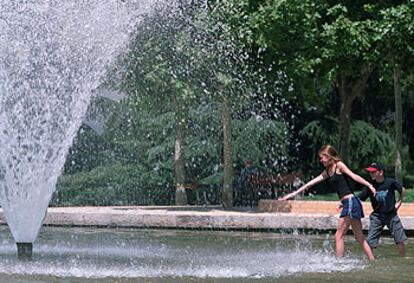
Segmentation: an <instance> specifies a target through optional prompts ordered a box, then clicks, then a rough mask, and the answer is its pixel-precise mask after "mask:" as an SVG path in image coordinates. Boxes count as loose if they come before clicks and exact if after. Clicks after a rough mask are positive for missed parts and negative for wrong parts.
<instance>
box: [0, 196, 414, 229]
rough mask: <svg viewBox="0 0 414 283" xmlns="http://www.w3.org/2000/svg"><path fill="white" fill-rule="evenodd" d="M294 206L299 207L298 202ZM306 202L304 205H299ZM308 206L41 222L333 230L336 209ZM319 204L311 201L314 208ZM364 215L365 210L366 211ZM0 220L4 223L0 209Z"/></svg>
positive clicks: (94, 211)
mask: <svg viewBox="0 0 414 283" xmlns="http://www.w3.org/2000/svg"><path fill="white" fill-rule="evenodd" d="M323 204H324V207H325V208H327V207H331V206H332V207H336V206H337V204H338V203H337V202H323ZM292 205H293V206H298V207H300V206H301V205H300V203H299V202H297V201H294V202H292ZM302 205H305V204H302ZM306 205H307V206H303V207H307V209H303V211H304V212H301V211H300V209H299V208H298V207H297V208H295V210H294V212H263V211H260V209H263V205H262V206H260V205H259V211H235V210H232V211H229V210H224V209H221V208H220V207H218V206H211V207H196V206H186V207H178V206H168V207H140V206H118V207H50V208H48V211H47V215H46V218H45V220H44V225H51V226H103V227H130V228H164V229H220V230H226V229H229V230H285V229H287V230H289V229H304V230H319V231H328V230H335V229H336V224H337V220H338V213H337V211H336V209H333V210H330V211H329V213H327V212H326V211H324V210H323V209H320V210H321V211H322V212H315V211H312V210H311V209H310V208H309V207H310V205H311V204H309V202H306ZM321 205H322V204H321V203H314V204H313V205H311V206H313V207H314V208H315V210H317V209H318V208H321ZM366 215H367V213H366ZM401 219H402V222H403V224H404V227H405V229H406V230H407V231H414V215H413V216H406V215H404V216H401ZM0 223H2V224H5V219H4V215H3V212H2V211H1V210H0ZM368 223H369V219H368V217H365V218H364V219H363V220H362V224H363V228H364V229H367V228H368Z"/></svg>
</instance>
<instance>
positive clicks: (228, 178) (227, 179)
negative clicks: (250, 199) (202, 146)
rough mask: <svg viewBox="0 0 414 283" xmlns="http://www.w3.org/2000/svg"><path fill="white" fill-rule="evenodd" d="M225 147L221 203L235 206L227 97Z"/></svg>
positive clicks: (224, 205)
mask: <svg viewBox="0 0 414 283" xmlns="http://www.w3.org/2000/svg"><path fill="white" fill-rule="evenodd" d="M223 104H224V105H223V133H224V135H223V140H224V141H223V143H224V144H223V147H224V183H223V192H222V199H221V203H222V205H223V207H225V208H229V207H232V206H233V158H232V149H231V113H230V102H229V99H228V98H227V97H225V98H224V103H223Z"/></svg>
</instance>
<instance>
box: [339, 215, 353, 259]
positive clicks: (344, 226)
mask: <svg viewBox="0 0 414 283" xmlns="http://www.w3.org/2000/svg"><path fill="white" fill-rule="evenodd" d="M350 224H351V222H350V219H349V217H348V216H346V217H344V218H339V221H338V226H337V227H336V233H335V243H336V258H341V257H344V255H345V242H344V240H345V235H346V232H348V228H349V225H350Z"/></svg>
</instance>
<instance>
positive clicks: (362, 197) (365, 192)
mask: <svg viewBox="0 0 414 283" xmlns="http://www.w3.org/2000/svg"><path fill="white" fill-rule="evenodd" d="M370 192H371V191H370V190H369V189H368V188H367V187H364V188H363V189H362V191H361V192H360V193H359V194H358V195H357V198H359V199H360V200H362V201H364V200H366V199H367V198H368V197H369V193H370Z"/></svg>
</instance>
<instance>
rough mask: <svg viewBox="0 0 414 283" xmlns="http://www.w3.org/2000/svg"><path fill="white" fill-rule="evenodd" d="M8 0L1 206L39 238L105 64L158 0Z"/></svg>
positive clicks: (18, 228)
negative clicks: (47, 211) (68, 154)
mask: <svg viewBox="0 0 414 283" xmlns="http://www.w3.org/2000/svg"><path fill="white" fill-rule="evenodd" d="M137 2H139V4H137V3H135V2H132V1H131V2H128V1H120V0H104V1H103V0H69V1H53V0H49V1H47V0H44V1H35V0H31V1H30V0H29V1H9V0H0V145H1V146H0V204H1V206H2V208H3V210H4V213H5V216H6V219H7V222H8V225H9V227H10V229H11V231H12V234H13V237H14V239H15V241H16V242H34V240H35V239H36V237H37V235H38V232H39V230H40V227H41V224H42V221H43V218H44V216H45V213H46V209H47V206H48V203H49V201H50V199H51V196H52V194H53V192H54V190H55V185H56V182H57V178H58V177H59V175H60V173H61V171H62V168H63V165H64V162H65V157H66V155H67V152H68V150H69V147H70V146H71V144H72V141H73V138H74V136H75V135H76V132H77V130H78V128H79V126H80V125H81V123H82V119H83V117H84V114H85V112H86V110H87V107H88V104H89V102H90V100H91V95H92V91H93V90H94V89H96V88H97V87H98V86H99V84H100V83H101V82H100V80H101V79H102V77H103V76H104V74H105V68H106V67H107V66H108V65H109V64H111V62H112V61H113V59H114V58H115V57H116V55H117V54H118V53H119V52H120V51H121V50H123V49H124V47H125V46H126V42H127V39H128V36H129V34H130V31H131V30H132V29H133V27H134V25H136V24H137V22H138V21H139V19H140V15H144V14H145V13H148V12H149V10H150V8H151V7H152V6H153V4H154V3H153V2H155V0H145V1H137Z"/></svg>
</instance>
